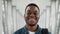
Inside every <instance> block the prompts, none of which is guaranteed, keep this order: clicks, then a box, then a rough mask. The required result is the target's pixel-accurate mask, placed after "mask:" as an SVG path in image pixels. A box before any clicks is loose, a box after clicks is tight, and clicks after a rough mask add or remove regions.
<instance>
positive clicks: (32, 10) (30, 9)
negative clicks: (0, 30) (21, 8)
mask: <svg viewBox="0 0 60 34" xmlns="http://www.w3.org/2000/svg"><path fill="white" fill-rule="evenodd" d="M24 17H25V21H26V25H25V26H24V27H23V28H21V29H19V30H18V31H16V32H15V33H14V34H43V33H44V31H45V30H42V29H41V28H40V27H39V25H38V24H37V23H38V20H39V18H40V9H39V7H38V6H37V5H36V4H34V3H31V4H29V5H27V6H26V8H25V14H24ZM45 32H46V31H45ZM47 34H50V33H49V32H47Z"/></svg>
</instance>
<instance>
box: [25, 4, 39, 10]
mask: <svg viewBox="0 0 60 34" xmlns="http://www.w3.org/2000/svg"><path fill="white" fill-rule="evenodd" d="M28 6H35V7H37V8H38V10H39V11H40V9H39V7H38V6H37V5H36V4H34V3H30V4H28V5H27V6H26V8H25V11H26V9H27V7H28Z"/></svg>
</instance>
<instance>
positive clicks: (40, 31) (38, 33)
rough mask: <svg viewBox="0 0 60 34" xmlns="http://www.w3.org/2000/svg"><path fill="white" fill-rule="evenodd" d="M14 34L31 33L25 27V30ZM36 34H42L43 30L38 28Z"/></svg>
mask: <svg viewBox="0 0 60 34" xmlns="http://www.w3.org/2000/svg"><path fill="white" fill-rule="evenodd" d="M13 34H29V32H28V30H27V28H26V27H23V28H21V29H19V30H17V31H16V32H14V33H13ZM35 34H42V29H41V28H40V27H39V26H38V29H37V31H36V32H35ZM48 34H51V33H50V32H48Z"/></svg>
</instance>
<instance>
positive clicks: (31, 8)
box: [26, 6, 39, 11]
mask: <svg viewBox="0 0 60 34" xmlns="http://www.w3.org/2000/svg"><path fill="white" fill-rule="evenodd" d="M27 10H32V11H33V10H36V11H38V10H39V9H38V8H37V7H36V6H28V7H27V8H26V11H27Z"/></svg>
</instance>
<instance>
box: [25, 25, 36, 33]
mask: <svg viewBox="0 0 60 34" xmlns="http://www.w3.org/2000/svg"><path fill="white" fill-rule="evenodd" d="M26 27H27V29H28V30H29V31H31V32H35V31H36V30H37V25H35V26H29V25H26Z"/></svg>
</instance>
